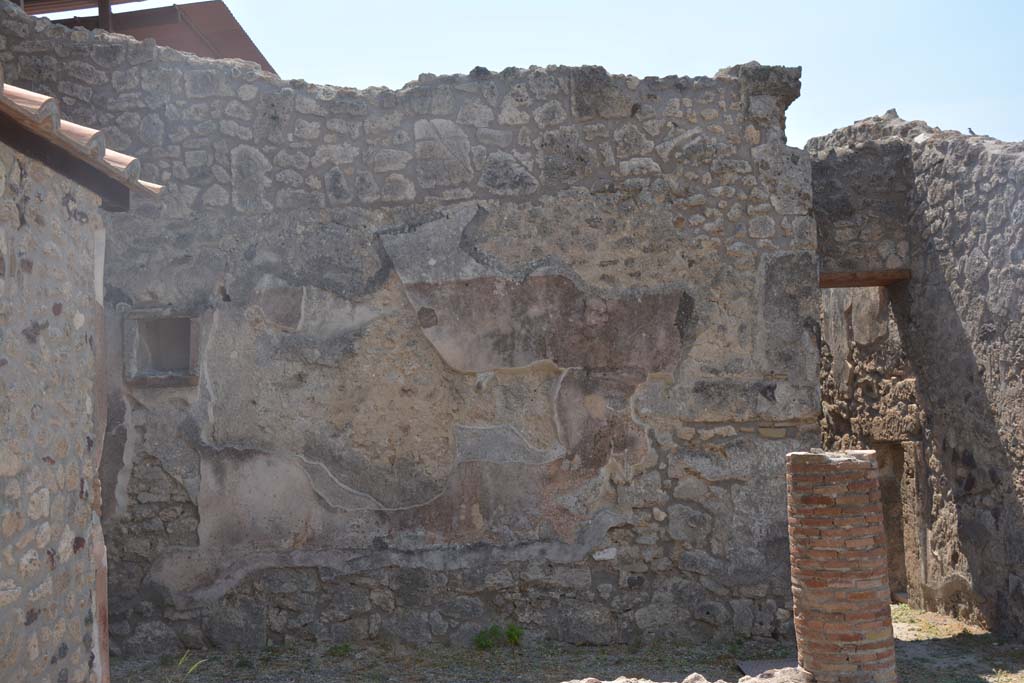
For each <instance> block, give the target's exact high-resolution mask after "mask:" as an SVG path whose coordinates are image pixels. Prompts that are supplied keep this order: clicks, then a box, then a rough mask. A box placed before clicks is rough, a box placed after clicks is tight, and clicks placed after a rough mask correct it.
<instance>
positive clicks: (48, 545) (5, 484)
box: [0, 144, 105, 682]
mask: <svg viewBox="0 0 1024 683" xmlns="http://www.w3.org/2000/svg"><path fill="white" fill-rule="evenodd" d="M98 209H99V199H98V197H96V196H95V195H94V194H92V193H91V192H89V191H87V190H84V189H82V188H81V187H80V186H79V185H76V184H75V183H74V182H71V181H69V180H67V179H65V178H63V177H61V176H59V175H57V174H56V173H54V172H53V171H51V170H50V169H49V168H47V167H46V166H44V165H43V164H40V163H39V162H36V161H34V160H31V159H29V158H27V157H25V156H24V155H22V154H20V153H17V152H15V151H14V150H12V149H11V148H9V147H7V146H6V145H4V144H0V424H2V425H3V436H2V440H0V493H2V498H0V540H2V548H3V549H2V551H0V614H2V618H0V677H2V678H3V679H4V680H10V681H28V680H32V681H49V680H52V681H76V682H82V681H102V680H104V678H103V675H104V673H103V670H102V665H103V663H104V661H105V652H104V651H103V649H102V647H101V643H102V642H103V640H104V639H105V635H104V634H103V633H100V631H99V629H100V628H101V624H100V622H99V620H100V612H101V610H102V607H103V601H102V596H100V598H99V600H97V595H96V591H95V588H96V584H97V572H98V571H100V572H101V571H102V569H103V562H104V552H103V536H102V532H101V528H100V520H99V514H98V513H99V509H98V506H96V505H94V501H95V499H96V495H97V494H98V488H99V487H98V482H97V481H96V471H97V465H98V463H99V456H100V452H99V451H100V447H101V446H100V444H101V443H102V436H103V427H104V422H103V413H102V402H103V398H104V397H103V394H102V392H100V393H99V394H97V393H96V372H97V363H96V360H97V357H96V353H97V351H98V350H99V352H100V353H102V342H103V337H102V328H103V311H102V304H101V303H100V301H101V297H102V287H101V285H100V281H101V278H102V272H103V235H104V228H103V222H102V220H101V217H100V212H99V210H98Z"/></svg>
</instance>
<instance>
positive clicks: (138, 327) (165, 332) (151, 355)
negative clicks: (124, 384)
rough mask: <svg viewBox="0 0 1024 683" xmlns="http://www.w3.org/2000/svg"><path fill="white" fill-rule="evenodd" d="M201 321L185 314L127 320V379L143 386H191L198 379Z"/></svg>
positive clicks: (146, 316) (142, 316)
mask: <svg viewBox="0 0 1024 683" xmlns="http://www.w3.org/2000/svg"><path fill="white" fill-rule="evenodd" d="M197 332H198V323H197V321H196V320H195V319H194V318H188V317H184V316H166V317H156V316H151V315H144V314H143V315H135V316H129V317H128V318H127V319H126V320H125V349H124V351H125V379H126V380H127V381H128V383H129V384H133V385H141V386H189V385H194V384H196V383H197V379H198V377H197V376H198V373H197V368H198V358H197V355H198V344H197Z"/></svg>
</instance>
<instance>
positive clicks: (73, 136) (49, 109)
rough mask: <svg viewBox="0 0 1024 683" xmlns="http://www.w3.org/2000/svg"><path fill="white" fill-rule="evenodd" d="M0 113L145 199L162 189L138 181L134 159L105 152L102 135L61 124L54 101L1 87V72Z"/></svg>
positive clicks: (112, 151)
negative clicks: (141, 194) (144, 194)
mask: <svg viewBox="0 0 1024 683" xmlns="http://www.w3.org/2000/svg"><path fill="white" fill-rule="evenodd" d="M0 112H3V113H5V114H7V115H8V116H10V117H11V118H12V119H14V120H15V121H17V122H18V123H19V124H20V125H21V126H23V127H25V128H26V129H27V130H30V131H32V132H34V133H36V134H37V135H40V136H42V137H44V138H46V139H47V140H49V141H50V142H52V143H54V144H56V145H58V146H59V147H61V148H62V149H64V150H66V151H67V152H69V153H70V154H72V155H74V156H75V157H78V158H79V159H81V160H82V161H85V162H86V163H88V164H89V165H90V166H92V167H94V168H96V169H97V170H99V171H100V172H101V173H103V174H104V175H107V176H109V177H110V178H113V179H114V180H116V181H118V182H120V183H121V184H123V185H125V186H126V187H129V188H131V189H134V190H140V191H142V192H145V193H146V194H149V195H158V194H160V192H161V191H163V186H161V185H157V184H155V183H149V182H146V181H143V180H140V179H139V166H140V165H139V160H138V159H136V158H135V157H133V156H129V155H127V154H124V153H122V152H118V151H116V150H113V149H107V145H106V139H105V136H104V135H103V131H101V130H96V129H94V128H87V127H86V126H82V125H79V124H77V123H73V122H71V121H65V120H64V119H62V118H61V117H60V107H59V105H58V103H57V100H55V99H54V98H52V97H49V96H47V95H42V94H40V93H37V92H33V91H31V90H25V89H24V88H19V87H17V86H14V85H10V84H8V83H4V82H3V73H2V72H0Z"/></svg>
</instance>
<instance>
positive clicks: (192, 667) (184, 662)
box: [161, 650, 207, 683]
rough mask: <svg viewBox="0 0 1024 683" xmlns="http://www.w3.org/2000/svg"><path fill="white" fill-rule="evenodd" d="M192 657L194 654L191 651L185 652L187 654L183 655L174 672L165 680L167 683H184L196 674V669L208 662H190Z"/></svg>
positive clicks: (202, 660)
mask: <svg viewBox="0 0 1024 683" xmlns="http://www.w3.org/2000/svg"><path fill="white" fill-rule="evenodd" d="M191 657H192V652H191V651H190V650H185V654H183V655H182V656H181V658H180V659H178V661H177V663H176V664H175V665H174V672H173V673H171V674H170V675H168V676H167V677H166V678H165V679H164V680H165V681H166V683H184V682H185V681H187V680H188V678H189V677H190V676H191V675H192V674H194V673H195V671H196V669H198V668H199V667H200V666H202V664H203V663H204V662H205V661H207V660H205V659H197V660H195V661H190V660H191ZM162 660H163V658H162V657H161V661H162Z"/></svg>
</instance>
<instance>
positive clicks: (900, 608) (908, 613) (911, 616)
mask: <svg viewBox="0 0 1024 683" xmlns="http://www.w3.org/2000/svg"><path fill="white" fill-rule="evenodd" d="M892 620H893V621H894V622H895V623H898V624H915V623H917V610H915V609H914V608H913V607H911V606H910V605H907V604H905V603H904V604H900V605H893V606H892Z"/></svg>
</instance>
